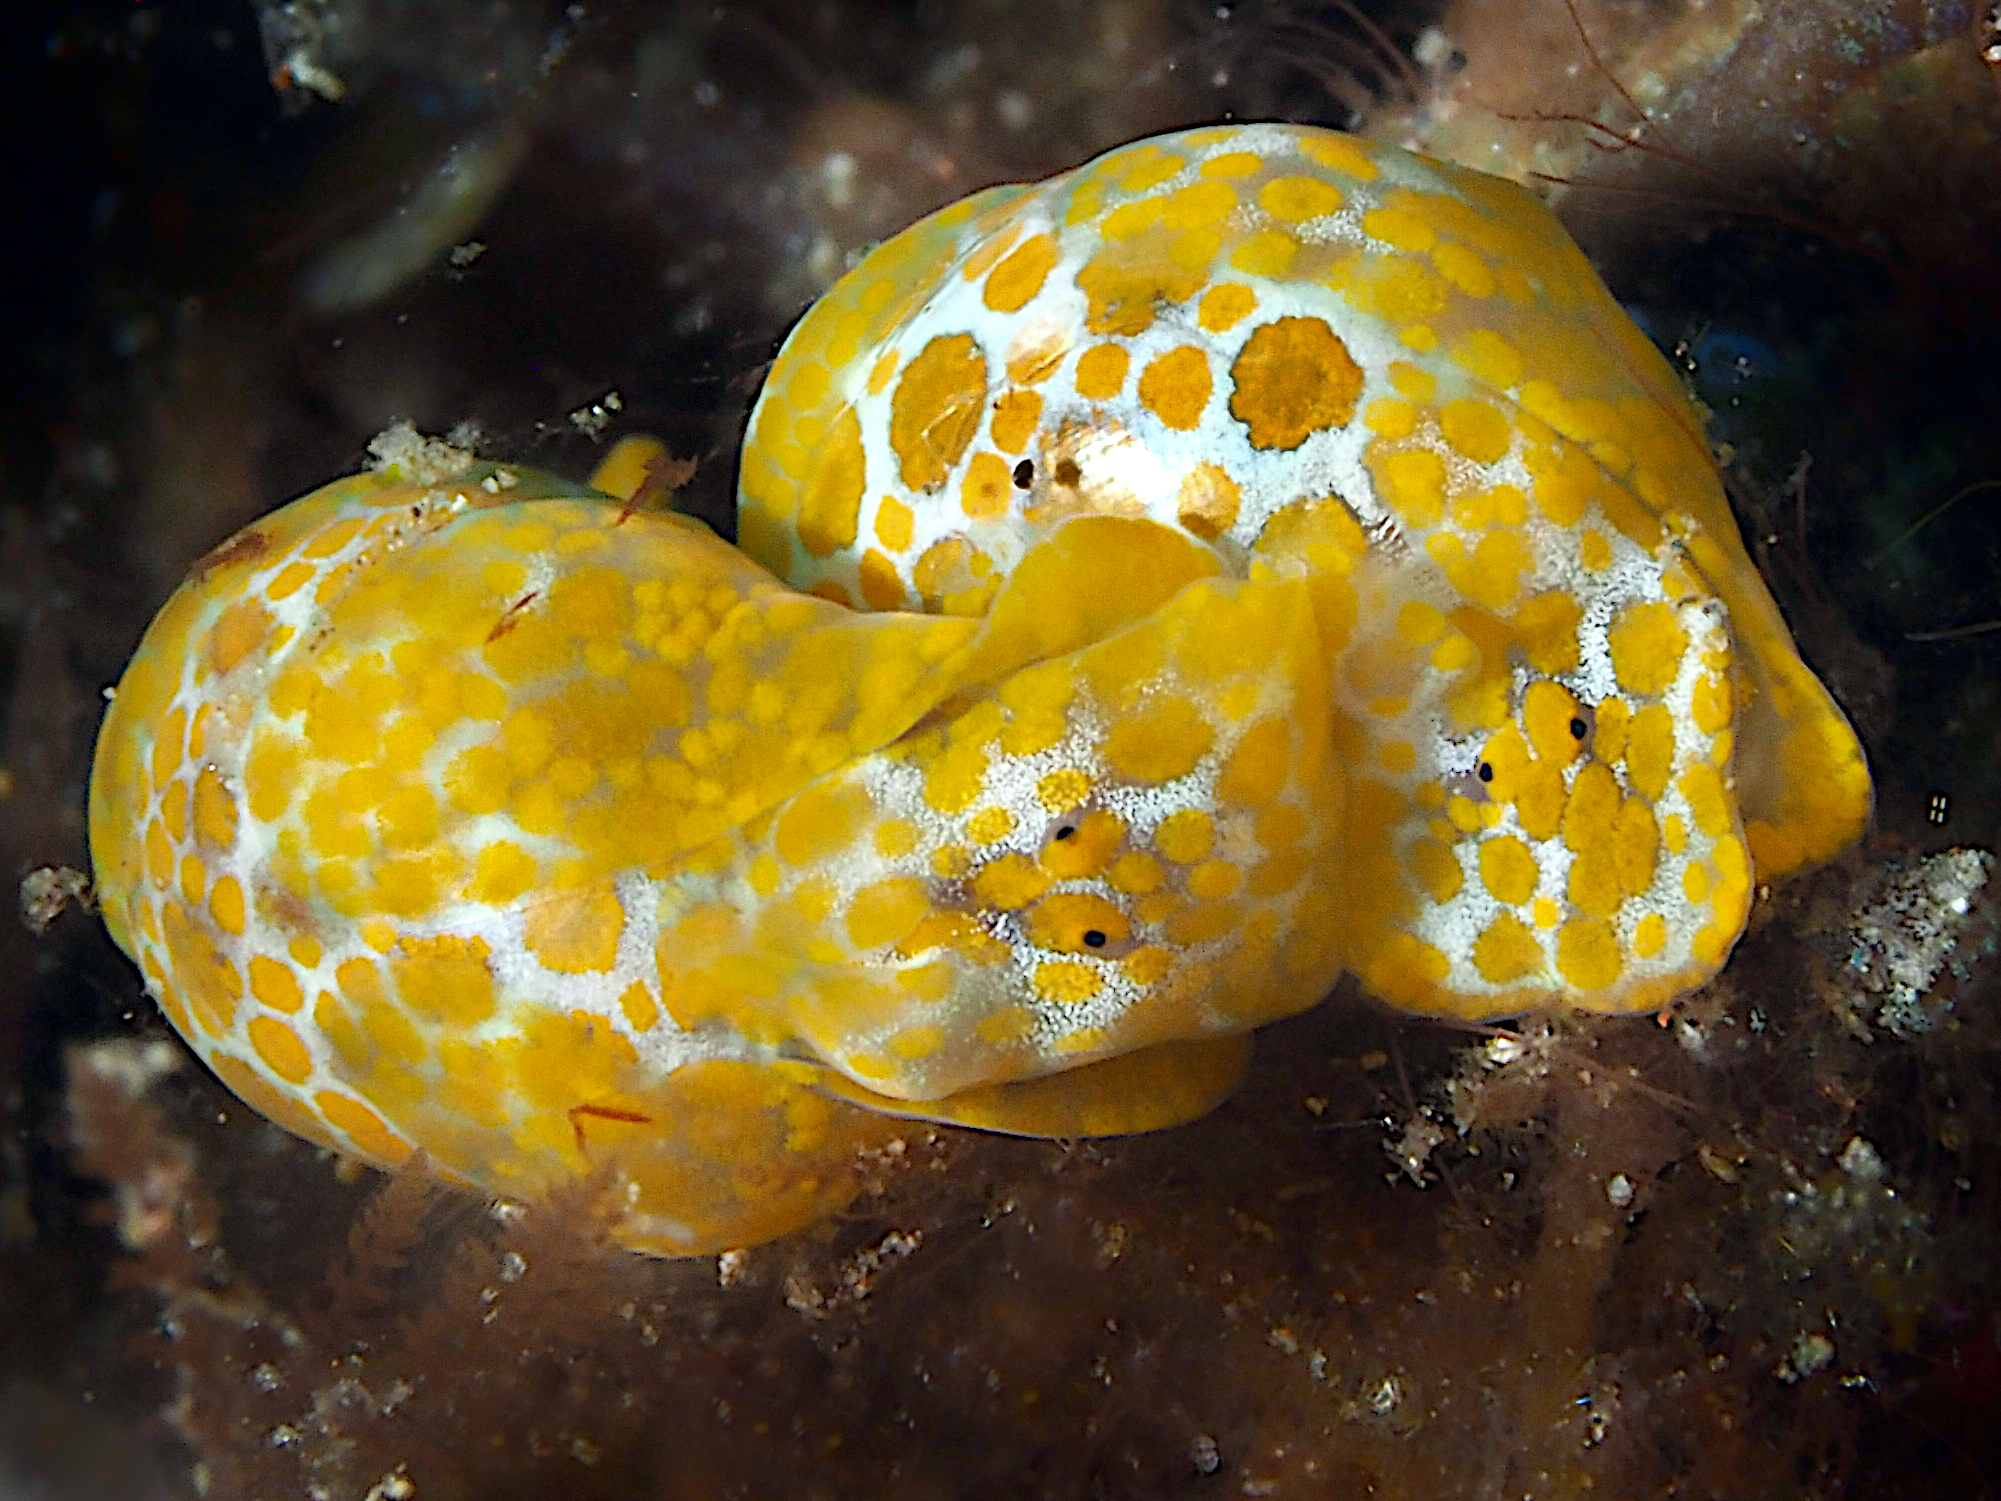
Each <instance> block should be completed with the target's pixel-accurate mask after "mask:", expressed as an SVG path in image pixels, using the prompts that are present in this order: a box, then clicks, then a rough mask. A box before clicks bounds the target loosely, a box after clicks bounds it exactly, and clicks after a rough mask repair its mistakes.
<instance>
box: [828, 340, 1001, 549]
mask: <svg viewBox="0 0 2001 1501" xmlns="http://www.w3.org/2000/svg"><path fill="white" fill-rule="evenodd" d="M913 368H915V367H914V366H913ZM899 390H900V388H899ZM974 410H975V415H976V416H977V412H978V408H977V407H976V408H975V409H974ZM964 446H965V444H964V441H963V440H962V441H961V442H960V447H961V448H963V447H964ZM953 457H954V458H955V459H956V458H957V457H958V455H957V454H954V455H953ZM816 460H817V461H816V462H815V464H814V466H813V473H812V474H811V475H810V476H809V477H808V478H807V481H806V492H805V494H804V496H803V497H802V498H801V500H800V502H799V541H800V543H801V544H802V545H803V546H804V547H805V549H806V551H808V552H809V553H811V554H812V555H813V556H814V557H816V558H824V557H826V556H827V555H828V554H829V553H832V552H835V551H837V550H839V549H840V548H843V547H852V546H853V545H854V540H855V530H856V526H857V524H858V518H859V517H860V515H861V508H862V490H863V487H864V485H865V484H866V482H867V478H868V464H867V460H866V459H865V458H864V457H863V454H862V429H861V420H860V419H859V418H858V417H856V415H855V409H854V408H853V407H843V408H842V409H841V413H840V415H839V416H838V417H836V418H835V419H834V423H833V426H832V428H831V429H829V431H828V433H827V437H826V441H825V442H824V443H822V444H821V445H820V448H819V451H818V453H817V455H816ZM906 472H907V469H906Z"/></svg>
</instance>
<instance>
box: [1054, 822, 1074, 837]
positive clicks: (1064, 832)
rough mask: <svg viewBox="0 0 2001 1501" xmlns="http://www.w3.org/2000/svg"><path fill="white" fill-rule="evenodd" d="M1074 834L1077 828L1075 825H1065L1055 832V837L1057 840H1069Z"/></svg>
mask: <svg viewBox="0 0 2001 1501" xmlns="http://www.w3.org/2000/svg"><path fill="white" fill-rule="evenodd" d="M1076 832H1077V826H1076V825H1075V824H1068V823H1066V824H1065V825H1063V827H1062V828H1060V829H1058V830H1057V831H1056V837H1057V838H1058V839H1069V838H1072V837H1073V836H1075V834H1076Z"/></svg>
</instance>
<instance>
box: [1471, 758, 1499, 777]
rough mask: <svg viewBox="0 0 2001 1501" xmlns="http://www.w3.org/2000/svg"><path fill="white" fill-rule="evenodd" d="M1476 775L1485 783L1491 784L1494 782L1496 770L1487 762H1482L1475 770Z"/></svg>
mask: <svg viewBox="0 0 2001 1501" xmlns="http://www.w3.org/2000/svg"><path fill="white" fill-rule="evenodd" d="M1474 775H1475V776H1477V777H1479V779H1480V780H1481V781H1483V782H1491V781H1493V780H1494V768H1493V767H1492V766H1491V765H1489V764H1488V763H1487V762H1485V761H1482V762H1481V763H1480V764H1479V765H1478V766H1477V767H1475V768H1474Z"/></svg>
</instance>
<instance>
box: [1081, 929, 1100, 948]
mask: <svg viewBox="0 0 2001 1501" xmlns="http://www.w3.org/2000/svg"><path fill="white" fill-rule="evenodd" d="M1084 942H1085V944H1086V945H1088V946H1089V947H1091V948H1094V949H1101V948H1103V947H1104V946H1105V935H1104V934H1103V933H1100V932H1099V931H1098V930H1097V929H1096V928H1093V929H1091V930H1090V931H1089V932H1088V933H1086V934H1085V935H1084Z"/></svg>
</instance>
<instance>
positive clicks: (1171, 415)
mask: <svg viewBox="0 0 2001 1501" xmlns="http://www.w3.org/2000/svg"><path fill="white" fill-rule="evenodd" d="M1211 389H1212V382H1211V380H1210V376H1209V356H1208V355H1207V354H1206V353H1205V352H1204V351H1203V350H1201V349H1198V348H1197V347H1196V346H1195V345H1193V344H1183V345H1181V346H1180V347H1178V348H1175V349H1170V350H1168V351H1167V353H1166V354H1163V355H1161V356H1159V357H1158V358H1156V359H1155V360H1154V361H1153V362H1152V363H1151V364H1149V365H1148V366H1147V367H1146V369H1145V370H1143V371H1141V372H1140V377H1139V399H1140V404H1141V405H1142V406H1144V407H1146V409H1147V410H1148V411H1150V412H1152V413H1153V414H1154V416H1156V417H1158V418H1159V419H1160V420H1161V421H1162V422H1163V423H1165V424H1166V425H1167V426H1168V427H1171V428H1174V429H1175V430H1176V431H1178V432H1188V431H1190V430H1192V429H1193V428H1194V427H1195V425H1196V424H1197V423H1198V422H1200V421H1201V420H1202V411H1203V408H1205V407H1206V406H1208V404H1209V393H1210V390H1211Z"/></svg>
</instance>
